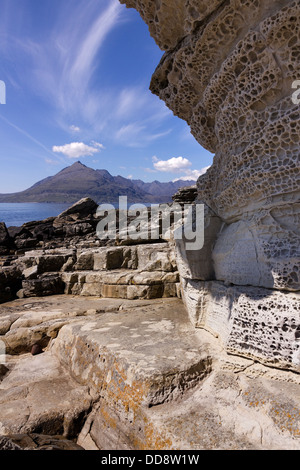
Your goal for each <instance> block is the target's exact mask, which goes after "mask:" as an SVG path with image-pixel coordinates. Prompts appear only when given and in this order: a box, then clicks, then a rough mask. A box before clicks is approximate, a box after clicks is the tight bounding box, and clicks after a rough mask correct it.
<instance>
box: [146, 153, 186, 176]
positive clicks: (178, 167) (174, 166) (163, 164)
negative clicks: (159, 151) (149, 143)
mask: <svg viewBox="0 0 300 470" xmlns="http://www.w3.org/2000/svg"><path fill="white" fill-rule="evenodd" d="M152 161H153V166H154V168H155V169H156V170H158V171H164V172H170V173H179V172H181V171H184V170H186V169H188V168H189V167H191V166H192V163H191V162H190V161H189V160H188V159H187V158H184V157H173V158H170V159H169V160H158V159H157V157H153V159H152Z"/></svg>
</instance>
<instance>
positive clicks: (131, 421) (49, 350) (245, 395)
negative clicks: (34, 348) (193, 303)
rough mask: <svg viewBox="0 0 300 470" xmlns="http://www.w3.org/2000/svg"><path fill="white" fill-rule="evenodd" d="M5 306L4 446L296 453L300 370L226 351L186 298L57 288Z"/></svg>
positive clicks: (0, 426)
mask: <svg viewBox="0 0 300 470" xmlns="http://www.w3.org/2000/svg"><path fill="white" fill-rule="evenodd" d="M1 311H2V314H1V315H0V319H1V321H2V325H1V328H2V336H1V339H2V340H5V341H6V344H7V355H6V366H5V370H4V371H3V373H2V375H1V374H0V449H1V448H4V449H11V450H17V449H18V447H21V448H23V449H24V450H28V449H30V448H32V449H33V450H39V449H41V450H43V448H47V449H48V450H56V449H58V448H61V449H62V450H76V449H77V447H76V446H75V443H76V444H77V445H79V446H81V447H82V448H83V449H87V450H98V449H99V450H111V449H116V450H136V449H139V450H156V451H159V450H201V449H202V450H203V449H208V450H211V449H219V450H222V449H223V450H224V449H227V450H246V449H249V450H252V449H256V450H263V449H269V450H271V449H273V450H277V449H283V450H284V449H285V450H296V449H299V419H300V414H299V411H300V410H299V403H300V395H299V390H300V389H299V387H300V382H299V375H298V374H294V373H292V372H289V371H278V370H275V369H273V368H268V367H265V366H263V365H260V364H258V363H257V362H256V361H253V360H250V359H243V358H237V357H234V356H232V357H230V356H228V354H226V351H224V349H223V348H222V347H221V345H220V342H219V341H218V340H217V338H215V337H214V336H213V335H211V334H209V333H207V332H205V331H203V330H199V329H195V328H194V327H193V325H192V324H191V322H190V321H189V318H188V315H187V312H186V311H185V308H184V306H183V303H182V302H181V301H180V299H176V298H173V299H170V298H169V299H156V300H134V301H132V300H122V299H103V298H96V297H94V298H86V297H78V296H70V295H67V296H65V295H60V296H52V297H43V298H31V299H21V300H17V301H13V302H9V303H7V304H4V305H3V306H2V307H1ZM5 332H6V333H5ZM37 334H38V335H40V339H41V338H44V339H45V338H48V339H47V343H46V342H45V343H44V347H43V353H42V354H39V355H37V356H32V354H30V352H29V351H30V350H29V348H28V345H29V344H33V343H34V342H36V341H37ZM26 341H27V342H28V344H27V345H26V344H25V343H26ZM20 352H22V354H19V353H20ZM70 440H71V441H72V442H70ZM19 450H20V449H19Z"/></svg>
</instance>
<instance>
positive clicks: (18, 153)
mask: <svg viewBox="0 0 300 470" xmlns="http://www.w3.org/2000/svg"><path fill="white" fill-rule="evenodd" d="M0 7H1V8H0V50H1V60H0V80H1V81H3V82H4V83H5V86H6V103H5V104H0V164H1V172H0V193H8V192H15V191H21V190H23V189H26V188H28V187H29V186H31V185H32V184H34V183H35V182H37V181H39V180H41V179H43V178H45V177H47V176H50V175H53V174H55V173H57V172H58V171H60V170H61V169H63V168H65V167H66V166H69V165H71V164H72V163H74V162H75V161H78V160H80V161H81V162H82V163H84V164H85V165H87V166H89V167H92V168H95V169H96V168H100V169H103V168H104V169H106V170H108V171H109V172H110V173H111V174H112V175H114V176H115V175H122V176H124V177H129V178H134V179H142V180H143V181H154V180H159V181H173V180H175V179H177V178H194V179H195V178H196V177H197V176H198V175H199V174H201V173H202V172H203V171H205V170H203V169H205V168H207V167H208V166H210V165H211V163H212V158H213V156H212V155H211V154H210V153H209V152H207V151H206V150H204V149H202V148H201V147H200V145H199V144H198V143H197V142H196V141H195V139H194V138H193V137H192V136H191V135H190V132H189V128H188V126H187V124H186V123H185V122H184V121H182V120H180V119H179V118H177V117H175V116H173V113H172V112H171V111H170V110H169V109H168V108H167V107H166V106H165V104H164V103H163V101H161V100H160V99H159V98H158V97H157V96H155V95H152V94H151V92H150V91H149V84H150V80H151V76H152V73H153V72H154V70H155V68H156V66H157V65H158V63H159V61H160V58H161V56H162V54H163V51H161V50H160V49H159V48H158V46H157V45H156V44H155V42H154V40H153V39H152V38H151V37H150V34H149V31H148V27H147V26H146V24H145V23H144V22H143V21H142V19H141V18H140V16H139V14H138V13H137V12H136V11H135V10H133V9H127V8H126V7H125V6H124V5H121V4H120V3H119V2H118V0H42V1H38V0H1V5H0ZM2 101H3V99H2Z"/></svg>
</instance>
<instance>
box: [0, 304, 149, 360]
mask: <svg viewBox="0 0 300 470" xmlns="http://www.w3.org/2000/svg"><path fill="white" fill-rule="evenodd" d="M152 302H154V305H155V301H152ZM143 305H147V301H134V302H133V301H128V300H120V299H100V298H99V297H91V298H84V299H83V298H79V297H76V296H71V295H59V296H51V297H47V298H44V297H41V298H38V297H34V298H30V299H19V300H15V301H13V302H8V303H6V304H3V305H1V306H0V340H1V341H2V343H1V344H4V345H5V349H6V353H7V354H21V353H26V352H30V351H31V347H32V345H33V344H35V343H39V344H40V345H41V346H42V347H43V348H45V347H46V346H47V345H48V344H49V342H50V341H51V339H53V338H55V337H56V336H57V334H58V332H59V330H60V329H61V328H62V327H63V326H64V325H65V324H68V323H70V322H76V321H80V320H82V319H85V318H86V317H87V316H91V315H92V316H93V315H99V314H101V313H104V312H107V311H114V312H116V311H119V310H122V309H124V308H126V309H130V308H136V307H137V306H143ZM0 354H2V352H1V351H0Z"/></svg>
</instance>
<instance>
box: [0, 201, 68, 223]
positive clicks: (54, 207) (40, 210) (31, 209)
mask: <svg viewBox="0 0 300 470" xmlns="http://www.w3.org/2000/svg"><path fill="white" fill-rule="evenodd" d="M71 205H72V204H70V203H68V204H59V203H32V202H28V203H27V202H26V203H0V222H5V224H6V226H7V227H12V226H15V227H20V226H21V225H23V224H25V223H26V222H32V221H34V220H37V221H38V220H44V219H47V218H48V217H56V216H58V215H59V214H61V212H63V211H64V210H66V209H68V207H70V206H71Z"/></svg>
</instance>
